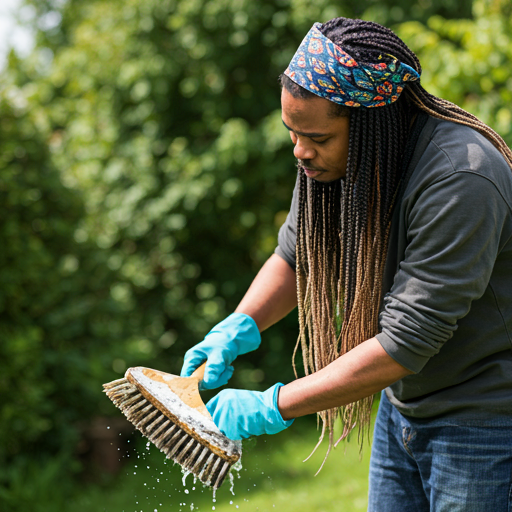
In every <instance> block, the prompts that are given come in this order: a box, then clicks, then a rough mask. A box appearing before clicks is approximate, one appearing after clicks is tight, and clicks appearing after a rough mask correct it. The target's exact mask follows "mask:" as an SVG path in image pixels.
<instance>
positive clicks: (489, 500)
mask: <svg viewBox="0 0 512 512" xmlns="http://www.w3.org/2000/svg"><path fill="white" fill-rule="evenodd" d="M280 81H281V85H282V95H281V103H282V119H283V124H284V125H285V127H286V129H287V130H289V132H290V137H291V140H292V142H293V144H294V150H293V152H294V156H295V158H296V159H297V166H298V173H297V181H296V186H295V190H294V193H293V198H292V203H291V209H290V212H289V214H288V218H287V220H286V222H285V224H284V225H283V226H282V228H281V230H280V232H279V237H278V247H277V249H276V251H275V254H273V255H272V256H271V257H270V258H269V259H268V261H267V262H266V263H265V264H264V266H263V267H262V269H261V270H260V272H259V273H258V275H257V276H256V278H255V280H254V281H253V283H252V285H251V286H250V288H249V290H248V291H247V293H246V295H245V296H244V297H243V299H242V301H241V302H240V304H239V306H238V307H237V309H236V311H235V312H234V313H233V314H232V315H230V316H229V317H228V318H227V319H225V320H223V321H222V322H221V323H220V324H218V325H217V326H216V327H214V328H213V329H212V331H211V332H210V333H209V334H208V335H207V336H206V337H205V339H204V340H203V341H202V342H200V343H199V344H198V345H196V346H195V347H193V348H191V349H190V350H189V351H188V352H187V353H186V355H185V360H184V366H183V371H182V374H183V375H189V374H190V373H191V372H192V371H193V370H194V369H195V368H196V367H197V366H198V365H199V364H200V363H201V362H203V361H204V360H207V366H206V372H205V377H204V382H203V386H204V387H206V388H216V387H219V386H222V385H224V384H226V383H227V381H228V380H229V378H230V376H231V375H232V373H233V366H232V363H233V361H234V360H235V358H236V357H237V356H239V355H241V354H244V353H246V352H249V351H251V350H255V349H256V348H257V347H258V346H259V345H260V343H261V337H260V333H261V332H263V331H264V330H265V329H267V328H268V327H269V326H271V325H272V324H274V323H275V322H277V321H279V320H280V319H281V318H283V317H284V316H285V315H286V314H288V313H289V312H290V311H291V310H292V309H293V308H295V307H296V306H298V315H299V345H300V346H301V348H302V353H303V361H304V368H305V373H306V375H305V376H304V377H302V378H297V379H296V380H294V381H292V382H290V383H288V384H286V385H283V384H282V383H278V384H276V385H274V386H272V387H271V388H270V389H268V390H267V391H265V392H256V391H249V390H233V389H224V390H222V391H220V392H219V393H218V394H217V395H216V396H215V397H214V398H213V399H212V400H210V402H209V403H208V404H207V407H208V410H209V411H210V413H211V415H212V417H213V419H214V421H215V423H216V424H217V425H218V426H219V428H220V430H221V431H223V432H224V433H225V434H226V435H227V436H229V437H231V438H233V439H242V438H246V437H248V436H252V435H261V434H265V433H266V434H273V433H276V432H279V431H281V430H284V429H285V428H287V427H289V426H290V425H291V423H292V422H293V420H294V418H297V417H299V416H303V415H306V414H311V413H319V414H320V416H321V418H322V420H323V425H324V428H323V431H322V435H323V433H324V432H327V431H329V446H331V445H332V444H333V441H334V440H333V436H332V426H333V423H334V421H335V420H336V418H337V417H338V416H341V419H342V422H343V427H344V428H343V434H342V438H343V437H345V436H346V435H347V434H348V433H349V432H350V431H351V430H352V429H353V428H354V426H355V425H359V426H360V427H361V426H362V427H363V428H364V427H365V426H367V425H368V423H369V418H370V408H371V404H372V397H373V395H374V394H375V393H377V392H380V391H382V390H384V391H383V392H382V394H381V400H380V403H379V409H378V414H377V418H376V422H375V427H374V436H373V443H372V453H371V461H370V474H369V499H368V502H369V504H368V510H370V511H379V512H387V511H393V512H397V511H400V510H407V511H409V510H414V511H427V510H430V511H437V512H439V511H448V510H449V511H450V512H454V511H465V512H468V511H469V512H476V511H486V512H487V511H488V510H493V512H494V511H496V512H498V511H503V512H505V511H510V510H512V505H511V503H512V476H511V475H512V300H511V299H512V213H511V212H512V152H511V151H510V149H509V148H508V147H507V146H506V144H505V142H504V141H503V139H502V138H501V137H500V136H499V135H498V134H497V133H495V132H494V131H493V130H492V129H491V128H490V127H488V126H487V125H485V124H484V123H482V122H481V121H479V120H478V119H477V118H476V117H474V116H473V115H471V114H469V113H468V112H466V111H464V110H463V109H461V108H459V107H458V106H456V105H454V104H452V103H450V102H448V101H445V100H443V99H440V98H437V97H435V96H433V95H431V94H429V93H428V92H427V91H426V90H425V89H424V88H423V87H422V85H421V66H420V63H419V61H418V59H417V57H416V56H415V54H414V53H413V52H412V51H411V50H410V49H409V48H408V47H407V46H406V45H405V44H404V43H403V41H402V40H401V39H399V38H398V37H397V36H396V35H395V34H394V33H393V32H392V31H391V30H389V29H387V28H385V27H382V26H381V25H378V24H376V23H372V22H368V21H362V20H355V19H354V20H351V19H346V18H336V19H333V20H331V21H328V22H327V23H324V24H320V23H315V24H314V26H313V27H312V28H311V30H310V31H309V32H308V34H307V35H306V37H305V38H304V40H303V41H302V43H301V45H300V46H299V48H298V50H297V52H296V54H295V56H294V57H293V59H292V61H291V62H290V65H289V67H288V68H287V70H286V71H285V72H284V74H283V75H282V76H281V78H280Z"/></svg>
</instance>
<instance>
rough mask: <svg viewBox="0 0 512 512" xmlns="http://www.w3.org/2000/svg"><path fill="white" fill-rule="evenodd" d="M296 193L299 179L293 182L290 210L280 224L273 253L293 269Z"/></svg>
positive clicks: (295, 232) (296, 208)
mask: <svg viewBox="0 0 512 512" xmlns="http://www.w3.org/2000/svg"><path fill="white" fill-rule="evenodd" d="M298 195H299V181H298V178H297V181H296V182H295V188H294V189H293V197H292V204H291V206H290V211H289V212H288V215H287V217H286V221H285V222H284V224H283V225H282V226H281V229H280V230H279V234H278V236H277V242H278V246H277V247H276V249H275V251H274V252H275V253H276V254H277V255H278V256H281V258H283V259H284V260H285V261H286V262H287V263H288V265H290V267H291V268H292V269H293V271H295V243H296V240H297V212H298V207H299V206H298V205H299V203H298Z"/></svg>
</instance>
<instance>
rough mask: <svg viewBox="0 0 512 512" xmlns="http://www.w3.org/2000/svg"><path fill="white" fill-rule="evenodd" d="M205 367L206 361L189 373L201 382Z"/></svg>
mask: <svg viewBox="0 0 512 512" xmlns="http://www.w3.org/2000/svg"><path fill="white" fill-rule="evenodd" d="M205 368H206V361H205V362H204V363H203V364H202V365H201V366H200V367H199V368H197V370H195V371H194V373H193V374H192V375H191V377H194V378H195V379H197V381H198V382H201V381H202V380H203V378H204V369H205Z"/></svg>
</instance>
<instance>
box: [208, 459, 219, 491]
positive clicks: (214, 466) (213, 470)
mask: <svg viewBox="0 0 512 512" xmlns="http://www.w3.org/2000/svg"><path fill="white" fill-rule="evenodd" d="M221 462H222V459H221V458H220V457H217V460H216V461H215V464H214V465H213V467H212V468H211V470H210V471H208V485H210V484H211V482H212V480H213V478H214V476H215V472H216V471H217V467H218V465H219V464H220V463H221Z"/></svg>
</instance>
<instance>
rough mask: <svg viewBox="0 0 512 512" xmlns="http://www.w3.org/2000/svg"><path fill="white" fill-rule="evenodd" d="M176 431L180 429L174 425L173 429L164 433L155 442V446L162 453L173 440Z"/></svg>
mask: <svg viewBox="0 0 512 512" xmlns="http://www.w3.org/2000/svg"><path fill="white" fill-rule="evenodd" d="M176 429H179V427H178V425H176V424H174V423H173V424H172V427H171V428H170V429H169V430H167V431H166V432H163V433H162V434H161V435H160V437H159V438H158V439H156V440H155V441H154V443H155V445H156V446H157V447H158V448H159V449H160V450H162V451H164V449H165V448H166V445H167V443H168V441H169V440H170V439H171V437H172V436H173V435H174V431H175V430H176Z"/></svg>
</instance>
